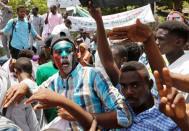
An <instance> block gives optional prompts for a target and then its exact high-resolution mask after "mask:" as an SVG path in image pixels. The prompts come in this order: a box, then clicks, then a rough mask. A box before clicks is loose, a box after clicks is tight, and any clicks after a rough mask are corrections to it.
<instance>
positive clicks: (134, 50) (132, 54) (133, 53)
mask: <svg viewBox="0 0 189 131" xmlns="http://www.w3.org/2000/svg"><path fill="white" fill-rule="evenodd" d="M111 48H112V49H117V50H118V51H119V57H120V58H124V57H127V61H138V60H139V58H140V47H139V46H138V44H137V43H127V44H125V45H113V46H112V47H111Z"/></svg>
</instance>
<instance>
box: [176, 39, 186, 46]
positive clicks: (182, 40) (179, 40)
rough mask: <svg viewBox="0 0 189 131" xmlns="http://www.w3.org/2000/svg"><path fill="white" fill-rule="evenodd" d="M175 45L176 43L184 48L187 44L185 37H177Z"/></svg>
mask: <svg viewBox="0 0 189 131" xmlns="http://www.w3.org/2000/svg"><path fill="white" fill-rule="evenodd" d="M175 45H176V46H177V47H181V48H183V47H184V45H185V43H184V39H183V38H177V39H176V42H175Z"/></svg>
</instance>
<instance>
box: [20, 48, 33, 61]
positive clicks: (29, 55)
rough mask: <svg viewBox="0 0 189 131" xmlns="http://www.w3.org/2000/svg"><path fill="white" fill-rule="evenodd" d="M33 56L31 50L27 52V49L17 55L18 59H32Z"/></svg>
mask: <svg viewBox="0 0 189 131" xmlns="http://www.w3.org/2000/svg"><path fill="white" fill-rule="evenodd" d="M33 56H34V52H33V51H32V50H29V49H23V50H21V51H20V52H19V54H18V58H20V57H27V58H29V59H32V57H33Z"/></svg>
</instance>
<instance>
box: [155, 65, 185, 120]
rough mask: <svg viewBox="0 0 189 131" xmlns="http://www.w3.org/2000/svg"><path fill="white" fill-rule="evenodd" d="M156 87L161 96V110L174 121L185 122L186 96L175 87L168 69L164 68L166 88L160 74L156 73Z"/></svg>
mask: <svg viewBox="0 0 189 131" xmlns="http://www.w3.org/2000/svg"><path fill="white" fill-rule="evenodd" d="M154 77H155V79H156V85H157V88H158V92H159V96H160V105H159V110H160V111H161V112H162V113H164V114H165V115H166V116H168V117H170V118H172V119H173V120H174V121H178V120H183V119H185V118H186V117H187V113H186V103H185V99H184V96H183V95H181V94H180V93H179V92H178V91H177V89H176V88H174V87H173V85H172V81H171V77H170V75H169V71H168V69H167V68H163V77H164V82H165V84H166V88H164V87H163V85H162V84H161V80H160V76H159V72H157V71H154Z"/></svg>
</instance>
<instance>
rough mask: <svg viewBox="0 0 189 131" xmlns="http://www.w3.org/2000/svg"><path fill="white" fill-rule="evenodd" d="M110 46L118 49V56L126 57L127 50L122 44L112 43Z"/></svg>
mask: <svg viewBox="0 0 189 131" xmlns="http://www.w3.org/2000/svg"><path fill="white" fill-rule="evenodd" d="M111 48H112V49H115V50H118V51H119V58H124V57H126V58H127V57H128V50H127V49H126V48H125V47H124V46H123V45H113V46H112V47H111Z"/></svg>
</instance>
